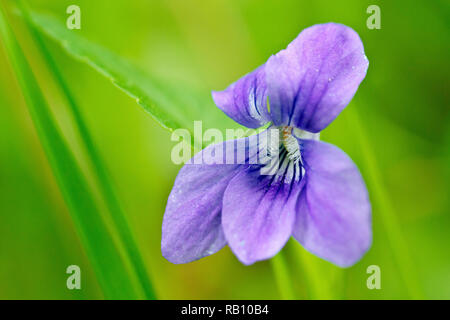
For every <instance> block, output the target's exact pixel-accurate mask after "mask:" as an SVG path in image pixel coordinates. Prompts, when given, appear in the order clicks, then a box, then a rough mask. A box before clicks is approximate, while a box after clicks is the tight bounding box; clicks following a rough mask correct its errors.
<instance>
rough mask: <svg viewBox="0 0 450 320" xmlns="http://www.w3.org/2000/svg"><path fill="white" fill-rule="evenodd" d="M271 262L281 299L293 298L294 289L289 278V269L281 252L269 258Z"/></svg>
mask: <svg viewBox="0 0 450 320" xmlns="http://www.w3.org/2000/svg"><path fill="white" fill-rule="evenodd" d="M270 263H271V264H272V268H273V272H274V275H275V280H276V283H277V286H278V290H279V292H280V296H281V299H283V300H294V299H295V297H294V291H293V290H292V285H291V283H290V280H289V278H290V277H289V270H288V268H287V266H286V261H285V260H284V257H283V254H282V252H279V253H278V254H277V255H276V256H275V257H273V258H272V259H271V260H270Z"/></svg>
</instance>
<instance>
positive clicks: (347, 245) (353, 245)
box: [293, 140, 372, 267]
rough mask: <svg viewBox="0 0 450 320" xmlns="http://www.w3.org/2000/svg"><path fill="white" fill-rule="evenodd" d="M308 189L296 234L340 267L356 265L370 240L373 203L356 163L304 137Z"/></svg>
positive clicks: (299, 210) (299, 209)
mask: <svg viewBox="0 0 450 320" xmlns="http://www.w3.org/2000/svg"><path fill="white" fill-rule="evenodd" d="M301 144H302V157H303V162H304V165H305V170H306V174H305V187H304V188H303V191H302V194H301V196H300V199H299V201H298V204H297V218H296V223H295V227H294V231H293V235H294V237H295V238H296V239H297V240H298V241H299V242H300V243H301V244H302V245H303V246H304V247H305V248H306V249H307V250H308V251H310V252H311V253H313V254H315V255H317V256H319V257H321V258H323V259H325V260H328V261H330V262H332V263H334V264H336V265H338V266H341V267H348V266H351V265H353V264H354V263H356V262H357V261H358V260H359V259H360V258H361V257H362V256H363V255H364V253H365V252H366V251H367V250H368V249H369V247H370V245H371V243H372V231H371V230H372V229H371V206H370V202H369V198H368V193H367V189H366V186H365V184H364V181H363V179H362V177H361V174H360V173H359V170H358V168H357V167H356V165H355V164H354V163H353V161H352V160H351V159H350V158H349V157H348V156H347V155H346V154H345V153H344V152H343V151H341V150H340V149H339V148H337V147H335V146H333V145H331V144H328V143H324V142H320V141H314V140H301Z"/></svg>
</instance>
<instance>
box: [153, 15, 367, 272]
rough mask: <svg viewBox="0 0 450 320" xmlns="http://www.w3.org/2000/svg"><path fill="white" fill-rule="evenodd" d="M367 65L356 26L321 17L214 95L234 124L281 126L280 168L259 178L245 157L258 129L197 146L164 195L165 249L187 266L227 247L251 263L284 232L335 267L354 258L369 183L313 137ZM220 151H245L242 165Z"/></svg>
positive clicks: (252, 151)
mask: <svg viewBox="0 0 450 320" xmlns="http://www.w3.org/2000/svg"><path fill="white" fill-rule="evenodd" d="M367 67H368V60H367V58H366V56H365V54H364V48H363V45H362V42H361V40H360V38H359V36H358V35H357V33H356V32H355V31H353V30H352V29H351V28H349V27H346V26H344V25H340V24H335V23H327V24H321V25H315V26H312V27H310V28H307V29H305V30H304V31H303V32H301V33H300V35H299V36H298V37H297V38H296V39H295V40H294V41H293V42H292V43H291V44H289V46H288V47H287V48H286V49H285V50H282V51H280V52H279V53H278V54H276V55H274V56H272V57H270V59H269V60H268V61H267V62H266V63H265V64H264V65H263V66H261V67H259V68H257V69H256V70H255V71H253V72H251V73H249V74H247V75H246V76H244V77H242V78H241V79H239V80H238V81H237V82H235V83H233V84H231V85H230V86H229V87H228V88H227V89H226V90H224V91H221V92H213V99H214V101H215V103H216V104H217V106H218V107H219V108H220V109H221V110H222V111H223V112H224V113H225V114H227V115H228V116H229V117H231V118H232V119H234V120H235V121H236V122H238V123H239V124H241V125H244V126H246V127H248V128H258V127H261V126H263V125H265V124H267V123H269V122H271V123H272V126H271V127H270V128H269V129H268V131H270V130H273V129H280V131H281V135H280V139H279V142H277V145H276V146H275V147H276V148H277V149H278V151H279V152H278V153H277V157H279V166H278V167H277V170H276V172H275V174H272V175H263V174H261V170H260V169H261V167H263V166H264V164H261V163H258V164H254V162H252V159H254V158H255V156H256V155H258V154H260V149H261V148H260V147H261V144H262V142H261V141H263V140H262V139H261V134H260V135H259V136H253V137H248V138H243V139H240V140H231V141H226V142H224V143H220V144H215V145H212V146H209V147H207V148H206V149H204V150H203V151H202V152H200V153H198V154H197V155H196V156H195V157H194V158H193V160H192V161H191V163H189V164H186V165H185V166H184V167H183V168H182V169H181V170H180V172H179V174H178V176H177V178H176V181H175V185H174V187H173V190H172V192H171V194H170V196H169V199H168V203H167V207H166V212H165V215H164V220H163V226H162V243H161V247H162V254H163V256H164V257H165V258H166V259H167V260H169V261H171V262H173V263H187V262H191V261H193V260H197V259H200V258H202V257H205V256H208V255H210V254H213V253H215V252H217V251H218V250H220V249H221V248H222V247H224V246H225V245H226V244H228V245H229V246H230V248H231V250H232V251H233V253H234V254H235V255H236V256H237V257H238V259H239V260H240V261H241V262H242V263H244V264H252V263H254V262H256V261H259V260H264V259H268V258H271V257H273V256H274V255H275V254H276V253H277V252H278V251H279V250H280V249H281V248H282V247H283V246H284V245H285V243H286V242H287V240H288V239H289V237H290V236H291V235H292V236H293V237H294V238H295V239H296V240H297V241H298V242H300V243H301V244H302V245H303V246H304V247H305V248H306V249H307V250H308V251H310V252H311V253H313V254H315V255H317V256H319V257H321V258H323V259H325V260H328V261H330V262H332V263H334V264H336V265H338V266H341V267H348V266H351V265H353V264H354V263H355V262H357V261H358V260H359V259H360V258H361V257H362V256H363V255H364V253H365V252H366V251H367V250H368V248H369V247H370V245H371V242H372V231H371V206H370V202H369V198H368V194H367V190H366V187H365V184H364V181H363V179H362V177H361V174H360V173H359V171H358V168H357V167H356V166H355V164H354V163H353V162H352V160H351V159H350V158H349V157H348V156H347V155H346V154H345V153H344V152H343V151H341V150H340V149H339V148H337V147H335V146H333V145H331V144H328V143H324V142H321V141H318V135H319V132H320V131H321V130H323V129H324V128H326V127H327V126H328V125H329V124H330V123H331V122H332V121H333V120H334V118H336V116H337V115H338V114H339V113H340V112H341V111H342V110H343V109H344V108H345V107H346V106H347V104H348V103H349V102H350V100H351V99H352V97H353V95H354V94H355V92H356V90H357V89H358V86H359V84H360V83H361V81H362V80H363V79H364V77H365V75H366V71H367ZM268 102H269V105H270V106H269V105H268ZM268 131H266V132H268ZM273 147H274V146H273V145H270V146H269V149H270V148H273ZM223 150H226V152H225V151H224V152H225V153H226V154H223V158H225V157H226V156H227V155H229V154H230V150H231V152H239V151H243V152H244V153H245V159H244V162H235V164H224V162H221V161H217V155H219V154H222V151H223ZM265 156H268V157H270V156H271V153H270V152H268V153H267V154H265ZM220 157H221V156H219V158H220ZM198 163H203V164H198Z"/></svg>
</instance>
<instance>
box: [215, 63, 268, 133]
mask: <svg viewBox="0 0 450 320" xmlns="http://www.w3.org/2000/svg"><path fill="white" fill-rule="evenodd" d="M212 96H213V99H214V102H215V103H216V105H217V106H218V107H219V109H220V110H222V111H223V112H225V114H226V115H228V116H229V117H230V118H232V119H233V120H234V121H236V122H237V123H239V124H241V125H243V126H246V127H247V128H259V127H261V126H263V125H264V124H266V123H267V122H269V121H270V116H269V112H268V111H267V95H266V83H265V75H264V69H263V67H259V68H258V69H256V70H255V71H253V72H251V73H249V74H247V75H245V76H243V77H242V78H241V79H239V80H238V81H236V82H235V83H233V84H231V85H230V86H229V87H228V88H227V89H225V90H223V91H213V92H212Z"/></svg>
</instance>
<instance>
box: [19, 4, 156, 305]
mask: <svg viewBox="0 0 450 320" xmlns="http://www.w3.org/2000/svg"><path fill="white" fill-rule="evenodd" d="M18 4H19V9H20V11H21V13H22V15H23V17H24V18H25V22H26V24H27V26H28V29H29V30H30V33H31V35H32V37H33V39H34V40H35V42H36V44H37V46H38V48H39V50H40V52H41V53H42V55H43V57H44V60H45V62H46V63H47V66H48V69H49V70H50V72H51V73H52V74H53V76H54V78H55V80H56V83H57V84H58V85H59V87H60V89H61V91H62V93H63V95H64V96H65V98H66V100H67V102H68V105H69V109H70V111H71V113H72V115H73V118H74V120H75V125H76V127H77V129H78V132H79V134H80V137H81V141H82V143H83V144H84V148H85V150H86V151H87V156H88V158H89V160H90V162H91V163H92V165H93V168H94V170H93V171H94V176H95V178H96V180H97V183H98V186H99V189H100V191H101V194H102V196H103V199H104V200H105V203H106V205H107V208H108V210H109V212H110V215H111V218H112V221H113V223H114V228H115V231H116V232H117V234H118V235H119V238H120V241H121V242H122V244H123V245H124V247H125V250H126V253H127V255H128V259H129V260H130V261H131V265H132V267H133V269H134V270H135V272H136V274H137V277H138V279H139V282H140V283H141V285H142V286H143V290H144V292H145V295H146V298H147V299H155V293H154V290H153V286H152V284H151V282H150V279H149V276H148V274H147V272H146V268H145V264H144V262H143V260H142V257H141V255H140V253H139V250H138V247H137V245H136V241H135V239H134V237H133V234H132V232H131V230H130V227H129V224H128V221H127V219H126V217H125V214H124V212H123V210H122V208H121V206H120V203H119V201H118V197H117V196H116V193H115V191H114V189H113V184H112V182H111V179H110V177H109V174H108V172H107V170H106V166H105V164H104V161H103V159H102V158H101V156H100V153H99V152H98V149H97V146H96V144H95V142H94V140H93V138H92V137H91V134H90V133H89V129H88V128H87V126H86V124H85V121H84V119H83V116H82V114H81V112H80V111H79V110H80V108H79V107H78V104H77V101H76V99H75V97H74V95H73V94H72V92H71V90H70V88H69V86H68V84H67V83H66V81H65V80H64V78H63V75H62V73H61V71H60V69H59V68H58V66H57V64H56V63H55V61H54V59H53V58H52V55H51V53H50V51H49V50H48V48H47V46H46V45H45V42H44V40H43V39H42V36H41V34H40V33H39V32H38V31H37V29H36V27H35V26H34V25H33V24H32V22H31V18H30V16H29V13H28V10H27V8H26V7H25V6H24V4H23V3H22V1H18Z"/></svg>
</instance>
